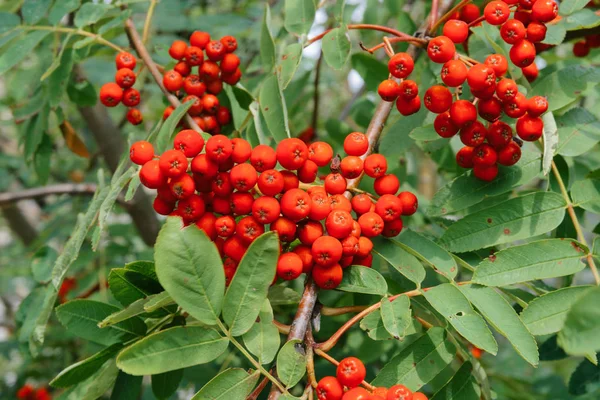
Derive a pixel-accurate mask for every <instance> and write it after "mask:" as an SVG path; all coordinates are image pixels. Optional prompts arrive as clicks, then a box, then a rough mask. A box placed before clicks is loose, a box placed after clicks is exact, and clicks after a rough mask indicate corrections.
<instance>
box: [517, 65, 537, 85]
mask: <svg viewBox="0 0 600 400" xmlns="http://www.w3.org/2000/svg"><path fill="white" fill-rule="evenodd" d="M521 71H522V72H523V75H524V76H525V78H526V79H527V81H529V82H533V81H535V80H536V79H537V77H538V75H539V73H540V71H538V67H537V65H535V63H531V64H530V65H528V66H527V67H525V68H521Z"/></svg>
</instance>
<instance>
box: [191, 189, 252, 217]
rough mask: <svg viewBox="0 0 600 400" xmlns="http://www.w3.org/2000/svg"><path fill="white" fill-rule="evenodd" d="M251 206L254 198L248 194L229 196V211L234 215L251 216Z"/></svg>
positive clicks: (241, 193)
mask: <svg viewBox="0 0 600 400" xmlns="http://www.w3.org/2000/svg"><path fill="white" fill-rule="evenodd" d="M196 190H198V189H196ZM253 204H254V196H253V195H252V194H250V193H246V192H235V193H233V194H232V195H231V211H232V212H233V214H234V215H248V214H252V205H253Z"/></svg>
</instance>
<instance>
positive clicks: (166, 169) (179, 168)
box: [158, 150, 188, 178]
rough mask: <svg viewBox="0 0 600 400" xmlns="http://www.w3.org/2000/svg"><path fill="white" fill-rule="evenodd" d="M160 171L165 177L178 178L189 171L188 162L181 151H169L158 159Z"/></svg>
mask: <svg viewBox="0 0 600 400" xmlns="http://www.w3.org/2000/svg"><path fill="white" fill-rule="evenodd" d="M158 162H159V166H160V169H161V171H162V173H163V174H165V176H167V177H169V178H177V177H179V176H181V175H183V174H185V171H187V167H188V160H187V158H186V157H185V155H184V154H183V153H182V152H181V151H179V150H167V151H165V152H164V153H163V154H162V155H161V156H160V158H159V159H158Z"/></svg>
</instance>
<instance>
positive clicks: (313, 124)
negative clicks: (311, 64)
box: [311, 52, 323, 134]
mask: <svg viewBox="0 0 600 400" xmlns="http://www.w3.org/2000/svg"><path fill="white" fill-rule="evenodd" d="M321 64H323V52H321V55H320V56H319V59H318V60H317V65H316V66H315V68H316V71H315V84H314V91H315V93H314V97H313V99H314V100H313V114H312V122H311V127H312V128H313V132H314V133H315V134H316V132H317V122H318V120H319V80H320V79H321Z"/></svg>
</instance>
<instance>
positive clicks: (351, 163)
mask: <svg viewBox="0 0 600 400" xmlns="http://www.w3.org/2000/svg"><path fill="white" fill-rule="evenodd" d="M340 171H341V173H342V176H343V177H344V178H346V179H354V178H358V177H359V176H360V174H362V171H363V160H362V159H361V158H360V157H356V156H348V157H344V158H343V159H342V162H341V163H340Z"/></svg>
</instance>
